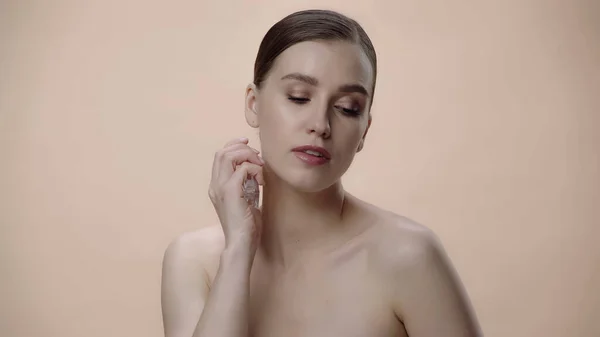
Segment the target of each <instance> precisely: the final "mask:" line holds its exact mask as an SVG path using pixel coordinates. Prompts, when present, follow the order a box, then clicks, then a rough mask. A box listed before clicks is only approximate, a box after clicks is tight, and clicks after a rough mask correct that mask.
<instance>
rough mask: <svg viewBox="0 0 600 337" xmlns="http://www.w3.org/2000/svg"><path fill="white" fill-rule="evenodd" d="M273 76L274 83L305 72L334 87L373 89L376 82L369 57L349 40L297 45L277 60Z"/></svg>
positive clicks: (311, 42)
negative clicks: (353, 86)
mask: <svg viewBox="0 0 600 337" xmlns="http://www.w3.org/2000/svg"><path fill="white" fill-rule="evenodd" d="M270 73H271V76H269V77H270V78H271V80H274V81H277V80H279V79H280V78H281V77H283V76H285V75H287V74H290V73H302V74H305V75H309V76H313V77H315V78H317V79H318V80H319V83H323V84H324V85H333V86H337V85H344V84H354V83H357V84H362V85H363V86H365V87H366V88H371V86H372V81H373V69H372V67H371V63H370V62H369V59H368V57H367V55H366V54H365V53H364V51H363V50H362V49H361V47H360V46H359V45H357V44H354V43H350V42H345V41H305V42H300V43H297V44H295V45H293V46H291V47H289V48H288V49H286V50H285V51H283V52H282V53H281V54H280V55H279V56H278V57H277V59H276V61H275V63H274V64H273V68H272V69H271V71H270ZM369 90H370V89H369Z"/></svg>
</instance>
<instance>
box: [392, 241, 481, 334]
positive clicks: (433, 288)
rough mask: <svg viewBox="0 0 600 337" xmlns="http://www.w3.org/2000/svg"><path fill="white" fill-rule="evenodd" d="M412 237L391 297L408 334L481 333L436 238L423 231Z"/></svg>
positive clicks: (468, 303)
mask: <svg viewBox="0 0 600 337" xmlns="http://www.w3.org/2000/svg"><path fill="white" fill-rule="evenodd" d="M412 240H413V242H412V244H411V245H410V248H409V249H408V250H404V253H403V255H404V256H403V257H402V262H401V263H399V265H400V266H401V268H399V270H398V274H397V280H398V281H399V282H397V283H396V284H397V289H396V292H395V293H396V296H395V298H394V305H395V309H396V313H397V315H398V316H399V317H400V318H401V320H402V321H403V323H404V326H405V328H406V330H407V332H408V335H409V336H411V337H427V336H445V337H480V336H483V333H482V331H481V328H480V326H479V323H478V322H477V317H476V315H475V312H474V310H473V308H472V306H471V303H470V300H469V298H468V295H467V293H466V291H465V289H464V288H463V285H462V283H461V281H460V279H459V276H458V275H457V273H456V271H455V270H454V267H453V266H452V264H451V261H450V259H449V258H448V256H447V254H446V253H445V251H444V249H443V247H442V245H441V243H440V242H439V240H438V238H437V237H436V236H435V234H433V233H432V232H430V231H424V232H421V233H419V235H417V236H415V237H414V238H412ZM407 252H408V253H407Z"/></svg>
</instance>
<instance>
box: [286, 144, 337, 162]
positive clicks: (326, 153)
mask: <svg viewBox="0 0 600 337" xmlns="http://www.w3.org/2000/svg"><path fill="white" fill-rule="evenodd" d="M309 150H310V151H315V152H318V153H320V154H321V155H322V156H323V157H324V158H325V159H331V154H329V151H327V150H325V149H324V148H322V147H320V146H313V145H304V146H298V147H295V148H293V149H292V151H294V152H302V153H304V151H309Z"/></svg>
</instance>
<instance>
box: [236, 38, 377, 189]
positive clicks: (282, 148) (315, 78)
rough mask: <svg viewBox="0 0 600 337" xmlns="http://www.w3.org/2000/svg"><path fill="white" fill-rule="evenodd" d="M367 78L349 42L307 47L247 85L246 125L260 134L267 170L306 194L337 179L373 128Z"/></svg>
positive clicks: (367, 69) (367, 68) (293, 50)
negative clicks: (258, 81)
mask: <svg viewBox="0 0 600 337" xmlns="http://www.w3.org/2000/svg"><path fill="white" fill-rule="evenodd" d="M373 75H374V74H373V69H372V67H371V64H370V62H369V59H368V58H367V56H366V55H365V54H364V52H363V51H362V49H361V48H360V46H358V45H356V44H351V43H348V42H342V41H307V42H301V43H298V44H295V45H293V46H291V47H290V48H288V49H286V50H285V51H284V52H283V53H281V54H280V55H279V56H278V57H277V59H276V61H275V63H274V64H273V67H272V68H271V70H270V72H269V74H268V76H267V78H266V79H265V81H264V82H263V83H262V85H261V89H260V90H257V89H256V88H255V87H254V86H253V85H251V86H249V87H248V90H247V96H246V120H247V121H248V124H249V125H250V126H252V127H257V128H259V136H260V141H261V150H262V151H261V152H262V156H263V158H264V160H265V162H266V163H267V166H268V167H269V169H270V170H271V171H273V172H274V173H275V174H276V175H277V176H278V177H279V178H281V179H283V180H284V181H286V182H287V183H289V184H290V185H292V186H293V187H295V188H297V189H299V190H302V191H306V192H316V191H320V190H323V189H325V188H327V187H329V186H331V185H332V184H334V183H335V182H336V181H337V180H339V178H340V177H341V176H342V175H343V174H344V173H345V172H346V170H347V169H348V167H349V166H350V164H351V163H352V160H353V159H354V155H355V154H356V153H357V152H358V151H360V149H361V148H362V142H363V141H364V138H365V136H366V134H367V130H368V128H369V126H370V123H371V117H370V113H369V105H370V100H371V96H372V93H371V88H372V86H373V85H372V84H373ZM303 146H315V147H318V148H316V149H315V150H316V151H317V152H324V151H321V150H320V149H319V148H321V149H324V150H325V152H327V153H319V154H317V153H314V152H311V151H308V152H306V150H307V149H306V148H304V149H302V148H298V147H303ZM315 155H316V156H315Z"/></svg>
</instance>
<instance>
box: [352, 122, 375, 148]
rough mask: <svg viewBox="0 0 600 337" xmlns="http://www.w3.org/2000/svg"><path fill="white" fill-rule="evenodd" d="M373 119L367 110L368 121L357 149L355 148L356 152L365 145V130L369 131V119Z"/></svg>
mask: <svg viewBox="0 0 600 337" xmlns="http://www.w3.org/2000/svg"><path fill="white" fill-rule="evenodd" d="M372 120H373V117H372V116H371V112H369V121H368V122H367V123H368V124H367V128H366V129H365V133H364V134H363V136H362V139H361V140H360V143H358V149H356V152H357V153H358V152H360V151H361V150H362V149H363V147H364V146H365V138H366V137H367V132H369V128H370V127H371V121H372Z"/></svg>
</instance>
